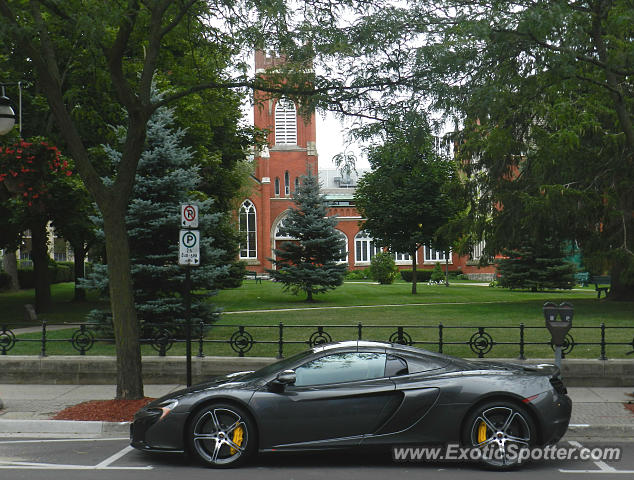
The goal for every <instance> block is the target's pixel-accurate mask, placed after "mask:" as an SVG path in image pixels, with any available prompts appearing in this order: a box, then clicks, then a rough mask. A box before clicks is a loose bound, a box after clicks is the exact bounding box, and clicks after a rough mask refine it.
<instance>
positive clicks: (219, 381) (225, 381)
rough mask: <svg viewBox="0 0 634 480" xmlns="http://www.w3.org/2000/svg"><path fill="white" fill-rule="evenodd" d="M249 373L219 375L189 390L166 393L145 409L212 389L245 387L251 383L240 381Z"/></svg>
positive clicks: (250, 371)
mask: <svg viewBox="0 0 634 480" xmlns="http://www.w3.org/2000/svg"><path fill="white" fill-rule="evenodd" d="M249 373H253V371H252V370H249V371H245V372H236V373H229V374H227V375H221V376H219V377H215V378H214V379H212V380H209V381H207V382H202V383H197V384H196V385H192V386H191V387H189V388H183V389H182V390H176V391H174V392H171V393H168V394H167V395H163V396H162V397H161V398H157V399H156V400H153V401H152V402H150V403H148V404H147V406H146V408H152V407H154V406H156V405H158V404H160V403H161V402H163V401H165V400H168V399H174V400H178V399H179V398H182V397H184V396H186V395H190V394H195V393H199V392H202V391H205V390H210V389H214V388H227V387H234V388H242V387H244V386H245V385H249V384H250V383H252V382H242V381H240V380H241V379H242V378H243V377H244V376H246V375H248V374H249Z"/></svg>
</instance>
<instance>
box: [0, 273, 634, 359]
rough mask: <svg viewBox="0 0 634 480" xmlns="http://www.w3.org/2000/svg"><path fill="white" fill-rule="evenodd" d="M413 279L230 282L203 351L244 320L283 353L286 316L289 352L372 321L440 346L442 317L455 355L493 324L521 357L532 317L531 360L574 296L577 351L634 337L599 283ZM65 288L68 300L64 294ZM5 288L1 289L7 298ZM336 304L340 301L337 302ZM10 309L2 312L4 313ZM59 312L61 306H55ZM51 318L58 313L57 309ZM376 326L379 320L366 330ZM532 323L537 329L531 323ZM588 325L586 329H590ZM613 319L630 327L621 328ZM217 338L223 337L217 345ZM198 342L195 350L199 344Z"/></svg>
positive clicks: (616, 350) (259, 349) (266, 346)
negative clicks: (546, 288)
mask: <svg viewBox="0 0 634 480" xmlns="http://www.w3.org/2000/svg"><path fill="white" fill-rule="evenodd" d="M410 288H411V285H410V284H408V283H395V284H393V285H376V284H371V283H356V282H355V283H352V282H350V283H346V284H344V285H343V286H342V287H340V288H338V289H336V290H335V291H332V292H329V293H327V294H325V295H320V296H317V302H315V303H311V304H308V303H306V302H305V301H304V297H302V296H294V295H291V294H288V293H283V292H282V286H281V285H280V284H277V283H273V282H266V281H265V282H263V283H262V284H256V283H255V281H253V280H247V281H245V283H244V285H243V286H242V287H241V288H239V289H235V290H226V291H222V292H220V293H219V294H218V295H217V296H215V297H213V301H214V303H216V304H217V305H219V306H220V307H222V308H223V309H224V311H225V313H224V314H223V315H222V317H221V319H220V321H219V322H218V324H217V325H216V326H214V327H212V328H211V330H210V331H208V332H207V335H206V337H205V346H204V352H205V354H206V355H236V353H235V352H234V351H233V350H231V348H230V346H229V345H228V344H227V343H226V341H227V340H228V339H229V338H230V337H231V335H232V334H233V333H234V332H236V331H237V329H238V326H243V327H245V330H246V331H247V332H248V333H249V334H251V335H252V337H253V338H254V339H255V341H256V343H255V344H254V345H253V347H252V348H251V350H250V351H249V352H248V353H247V355H248V356H252V355H258V356H259V355H262V356H274V355H276V354H277V352H278V338H279V336H278V335H279V323H280V322H282V323H283V325H284V329H283V338H284V341H285V342H296V343H291V344H285V345H284V347H283V353H284V355H288V354H291V353H294V352H295V351H298V350H300V349H303V348H305V347H306V341H307V340H308V338H309V337H310V335H311V334H312V333H313V332H315V331H316V330H317V327H318V326H322V327H324V330H325V332H326V333H328V334H329V335H330V338H332V339H333V340H344V339H356V338H358V324H359V323H361V324H362V325H363V329H362V338H364V339H372V340H387V339H388V338H390V336H391V335H392V334H394V333H395V332H396V331H397V327H398V326H403V327H404V331H405V332H406V333H407V334H408V335H410V337H411V338H412V340H413V341H415V342H428V343H424V344H419V345H420V346H423V347H425V348H429V349H430V350H435V351H436V350H438V332H439V328H438V325H439V324H442V325H443V343H444V345H443V351H444V352H445V353H450V354H453V355H460V356H465V357H467V356H475V354H474V353H473V352H472V351H471V349H470V348H469V346H468V345H466V344H465V343H466V342H468V340H469V339H470V338H471V336H472V335H474V334H476V333H477V332H478V327H486V328H485V332H486V333H487V334H489V335H491V337H492V339H493V341H494V342H496V344H495V345H493V348H492V350H491V351H490V352H489V353H488V354H487V356H488V357H517V356H518V354H519V346H518V345H505V344H504V343H506V342H509V343H515V342H518V341H519V334H520V333H519V328H512V329H509V328H502V327H509V326H514V327H517V326H519V324H520V323H524V324H525V326H526V327H527V328H526V330H525V342H527V345H526V346H525V355H526V356H527V357H528V358H548V357H552V350H551V349H550V347H549V346H546V345H530V344H528V343H530V342H537V343H543V342H547V341H548V340H549V338H550V337H549V335H548V333H547V330H546V328H545V327H544V319H543V316H542V310H541V309H542V305H543V303H544V302H545V301H554V302H556V303H559V302H562V301H568V302H571V303H572V304H573V305H574V307H575V317H574V321H573V324H574V327H573V330H572V332H571V333H572V335H573V337H574V339H575V342H577V345H576V346H575V348H574V350H573V352H572V354H571V355H570V357H571V358H598V357H599V355H600V348H599V346H590V345H582V344H581V343H588V342H592V343H594V342H599V341H600V329H599V328H598V327H599V325H600V324H601V323H602V322H603V323H605V325H606V326H607V327H608V328H607V330H606V341H607V342H616V343H630V342H631V341H632V338H633V337H634V314H633V313H632V312H634V303H633V302H607V301H605V300H603V299H602V300H597V299H596V293H595V292H594V290H592V289H581V290H579V291H577V290H575V291H555V292H539V293H532V292H511V291H508V290H505V289H500V288H489V287H481V286H476V285H473V284H459V283H454V284H452V285H451V286H450V287H445V286H442V285H440V286H429V285H426V284H422V285H419V288H418V292H419V293H418V294H417V295H415V296H413V295H411V293H410ZM64 294H68V292H66V291H65V290H64V289H63V288H61V290H60V292H59V295H56V300H57V301H56V309H57V308H59V309H60V310H65V311H66V313H67V317H66V318H73V321H76V320H77V319H78V318H79V319H80V317H81V315H80V311H81V310H82V309H83V311H84V312H85V311H87V310H89V309H90V308H93V307H94V303H93V304H92V306H91V307H90V308H87V306H81V307H80V306H78V305H74V304H70V305H72V307H70V306H69V302H68V299H69V298H70V296H68V297H66V300H65V301H63V300H62V298H63V296H64ZM58 296H59V298H57V297H58ZM4 300H5V295H0V301H1V302H3V303H2V304H3V305H4ZM333 307H334V308H333ZM4 310H5V309H4V308H3V309H2V312H0V318H1V316H2V315H5V313H4ZM55 315H58V312H57V311H56V312H55ZM47 317H50V318H51V319H52V318H53V314H51V315H50V316H49V315H47ZM58 318H59V317H58ZM366 327H372V328H366ZM531 327H533V328H531ZM581 327H585V328H581ZM612 327H622V328H620V329H613V328H612ZM71 333H72V331H70V332H69V331H62V332H51V335H52V336H53V337H55V338H57V339H59V341H58V342H51V343H49V345H48V346H47V350H48V352H49V353H50V354H63V353H76V352H75V350H73V349H72V347H71V345H70V343H69V342H68V341H65V339H68V338H69V337H70V334H71ZM38 337H39V336H38V334H24V335H21V336H20V338H21V339H25V340H26V339H27V338H28V339H29V340H31V341H29V342H18V343H17V344H16V346H15V347H14V348H13V349H12V350H11V354H16V355H20V354H37V353H39V349H40V345H39V343H37V342H36V341H35V340H37V339H38ZM216 342H217V343H216ZM197 348H198V347H197V345H195V346H194V352H195V353H196V352H197ZM143 349H144V354H156V353H155V351H154V350H152V349H151V347H150V346H144V347H143ZM631 350H632V347H631V346H629V345H608V346H607V354H608V357H609V358H632V357H631V356H630V357H626V353H627V352H628V351H631ZM183 352H184V345H183V344H178V343H177V344H175V345H174V346H173V348H172V349H171V350H170V351H169V352H168V354H169V355H182V354H183ZM112 353H113V347H112V345H109V344H104V343H97V344H95V346H94V347H93V348H92V349H91V350H90V351H89V352H88V354H90V355H107V354H112Z"/></svg>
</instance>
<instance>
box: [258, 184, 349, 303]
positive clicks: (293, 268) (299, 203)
mask: <svg viewBox="0 0 634 480" xmlns="http://www.w3.org/2000/svg"><path fill="white" fill-rule="evenodd" d="M293 201H294V202H295V207H296V208H292V209H289V211H288V215H287V216H286V217H285V218H284V220H283V222H284V223H283V225H282V227H281V228H280V234H281V235H283V236H286V237H289V238H292V239H293V240H290V241H286V242H283V243H282V244H281V245H280V247H279V248H276V249H275V250H274V253H275V259H271V261H272V262H273V264H274V265H275V267H276V269H275V270H267V271H268V273H269V274H270V275H271V277H272V278H273V279H274V280H276V281H278V282H282V283H283V284H284V288H285V290H290V291H291V292H292V293H293V294H295V295H296V294H298V293H299V292H304V293H306V295H307V301H313V295H314V294H319V293H325V292H327V291H329V290H332V289H334V288H336V287H338V286H340V285H341V284H342V283H343V278H344V276H345V274H346V269H347V266H346V265H345V264H344V263H341V262H340V259H341V257H342V256H343V254H344V253H345V242H344V240H343V239H342V238H341V236H340V234H339V233H338V232H337V230H336V229H335V225H336V219H334V218H333V217H327V216H326V213H327V203H326V199H325V197H324V196H322V195H321V194H320V193H319V182H318V180H317V177H315V176H313V175H312V174H309V175H308V176H303V177H301V183H300V186H299V188H298V189H297V190H296V191H295V192H294V193H293Z"/></svg>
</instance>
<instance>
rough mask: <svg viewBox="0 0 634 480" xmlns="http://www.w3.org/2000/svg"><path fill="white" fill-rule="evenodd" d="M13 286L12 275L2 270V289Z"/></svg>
mask: <svg viewBox="0 0 634 480" xmlns="http://www.w3.org/2000/svg"><path fill="white" fill-rule="evenodd" d="M10 286H11V275H9V274H8V273H7V272H3V271H0V290H7V289H8V288H9V287H10Z"/></svg>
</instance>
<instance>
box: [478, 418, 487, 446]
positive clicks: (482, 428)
mask: <svg viewBox="0 0 634 480" xmlns="http://www.w3.org/2000/svg"><path fill="white" fill-rule="evenodd" d="M486 439H487V424H486V423H484V422H480V425H478V443H484V442H486Z"/></svg>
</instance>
